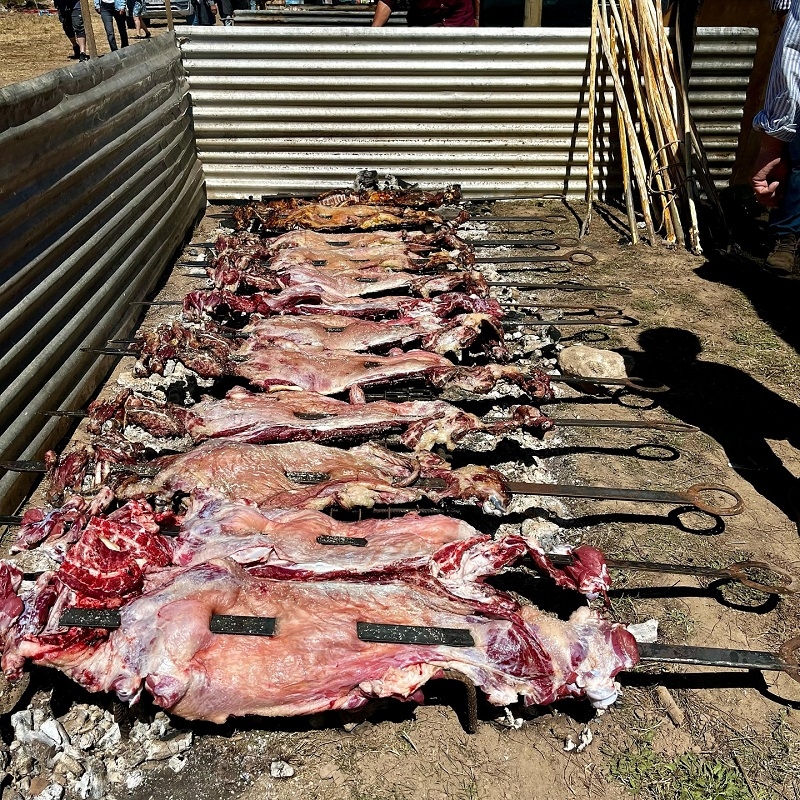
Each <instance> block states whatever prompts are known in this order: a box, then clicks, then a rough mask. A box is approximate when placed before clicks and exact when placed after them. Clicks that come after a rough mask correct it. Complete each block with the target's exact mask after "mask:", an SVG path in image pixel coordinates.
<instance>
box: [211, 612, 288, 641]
mask: <svg viewBox="0 0 800 800" xmlns="http://www.w3.org/2000/svg"><path fill="white" fill-rule="evenodd" d="M208 629H209V630H210V631H211V633H221V634H225V635H228V636H274V635H275V617H245V616H238V615H235V614H212V615H211V621H210V622H209V624H208Z"/></svg>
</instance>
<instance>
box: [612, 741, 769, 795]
mask: <svg viewBox="0 0 800 800" xmlns="http://www.w3.org/2000/svg"><path fill="white" fill-rule="evenodd" d="M609 774H610V775H611V776H612V777H613V778H616V779H617V780H618V781H620V782H621V783H622V784H623V785H624V786H626V787H627V788H628V789H630V790H631V791H632V792H633V793H634V794H635V795H637V796H640V797H643V798H648V800H712V798H713V800H752V796H751V794H750V791H749V789H748V788H747V784H746V783H745V782H744V779H743V778H742V775H741V773H740V772H739V771H738V770H737V769H736V767H734V766H731V765H729V764H727V763H725V762H724V761H719V760H717V759H706V758H703V757H701V756H698V755H694V754H687V755H683V756H679V757H677V758H673V759H667V758H665V757H664V756H660V755H657V754H656V753H654V752H653V750H652V749H650V748H649V747H646V748H643V749H638V750H633V751H630V752H627V753H623V754H622V755H620V756H618V757H617V758H616V759H614V760H613V761H612V762H611V765H610V766H609ZM759 797H766V795H762V794H761V792H759Z"/></svg>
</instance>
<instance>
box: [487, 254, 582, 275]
mask: <svg viewBox="0 0 800 800" xmlns="http://www.w3.org/2000/svg"><path fill="white" fill-rule="evenodd" d="M548 261H564V262H569V263H570V264H580V265H582V266H586V265H588V264H594V263H595V262H596V261H597V259H596V258H595V257H594V256H593V255H592V254H591V253H590V252H589V251H588V250H572V251H571V252H569V253H560V254H558V255H552V256H487V257H483V256H481V257H479V258H476V259H475V263H476V264H542V263H546V262H548ZM516 269H517V270H520V268H519V267H517V268H516ZM520 271H521V270H520Z"/></svg>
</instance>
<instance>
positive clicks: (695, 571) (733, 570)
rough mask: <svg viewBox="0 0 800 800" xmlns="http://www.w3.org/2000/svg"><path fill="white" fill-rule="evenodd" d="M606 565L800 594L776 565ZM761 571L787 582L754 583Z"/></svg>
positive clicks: (797, 582)
mask: <svg viewBox="0 0 800 800" xmlns="http://www.w3.org/2000/svg"><path fill="white" fill-rule="evenodd" d="M547 558H549V559H550V561H552V562H553V563H554V564H556V565H559V566H561V565H564V566H567V565H570V564H573V563H574V559H573V557H572V556H571V555H561V554H557V553H548V554H547ZM605 562H606V565H607V566H609V567H611V568H612V569H625V570H632V571H634V572H656V573H660V574H666V575H689V576H691V577H693V578H711V579H712V580H722V581H736V582H737V583H741V584H742V586H747V587H748V588H750V589H757V590H758V591H761V592H764V593H765V594H797V593H798V592H800V579H799V578H797V577H796V576H794V575H792V574H791V573H790V572H788V571H787V570H785V569H782V568H781V567H776V566H773V565H772V564H768V563H767V562H765V561H737V562H736V563H734V564H731V565H730V566H727V567H702V566H695V565H694V564H664V563H660V562H657V561H628V560H625V559H619V558H607V557H606V558H605ZM750 569H757V570H762V571H766V572H772V573H774V574H775V575H778V576H780V577H782V578H785V582H784V583H779V584H767V583H761V582H760V581H756V580H753V579H752V578H751V577H750V576H749V575H748V573H747V570H750Z"/></svg>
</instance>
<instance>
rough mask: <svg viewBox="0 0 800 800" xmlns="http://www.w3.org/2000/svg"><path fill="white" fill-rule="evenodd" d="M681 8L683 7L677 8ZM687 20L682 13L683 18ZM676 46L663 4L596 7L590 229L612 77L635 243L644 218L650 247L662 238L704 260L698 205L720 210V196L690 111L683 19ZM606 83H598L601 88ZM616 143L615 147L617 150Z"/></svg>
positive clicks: (653, 0)
mask: <svg viewBox="0 0 800 800" xmlns="http://www.w3.org/2000/svg"><path fill="white" fill-rule="evenodd" d="M678 5H679V6H680V4H678ZM678 13H680V11H678ZM675 30H676V35H677V41H676V47H675V48H674V51H673V47H672V45H671V43H670V41H669V37H668V34H667V31H666V30H665V29H664V25H663V23H662V17H661V3H660V2H658V0H593V3H592V29H591V44H590V48H591V49H590V69H589V92H588V95H589V171H588V184H587V201H588V204H589V207H588V212H587V216H586V220H585V222H584V226H583V232H584V234H585V233H586V232H588V229H589V224H590V222H591V216H592V203H593V201H594V180H595V168H594V166H595V165H594V161H595V148H596V143H597V141H598V137H599V136H601V135H602V134H601V132H600V131H599V130H598V119H597V117H598V114H597V107H596V106H597V97H598V95H600V96H601V97H602V96H603V93H604V92H605V91H606V89H605V85H604V84H605V79H604V78H603V75H604V74H606V75H608V76H610V77H611V81H612V83H613V95H614V106H615V108H614V113H615V115H616V124H617V129H618V134H619V136H618V140H617V141H618V144H619V162H620V166H621V169H622V184H623V191H624V197H625V206H626V212H627V216H628V225H629V227H630V236H631V240H632V242H633V243H634V244H635V243H636V242H638V241H639V239H640V234H639V228H638V224H637V211H638V213H639V214H640V215H641V218H642V219H643V221H644V230H646V232H647V238H648V240H649V242H650V244H655V243H656V241H658V239H657V234H660V235H661V236H663V238H664V240H665V241H666V242H667V243H668V244H672V245H674V244H677V243H683V244H685V245H686V247H687V248H688V249H689V250H691V251H692V252H693V253H696V254H700V253H701V252H702V248H701V245H700V231H699V226H698V215H697V207H698V199H699V195H700V192H701V191H702V192H703V193H704V194H705V196H706V199H707V200H708V201H709V203H710V205H711V207H712V208H714V209H718V208H719V202H718V199H717V195H716V191H715V188H714V184H713V181H712V179H711V176H710V174H709V170H708V165H707V163H706V159H705V156H704V153H703V149H702V146H701V144H700V141H699V138H698V136H697V130H696V127H695V125H694V122H693V121H692V117H691V114H690V112H689V102H688V96H687V91H688V74H687V67H686V63H685V57H684V52H683V48H682V43H681V41H680V33H679V31H680V20H678V24H677V25H676V26H675ZM598 81H599V83H598ZM609 138H611V139H612V144H611V146H612V147H614V146H615V143H614V142H613V138H612V137H609Z"/></svg>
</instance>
